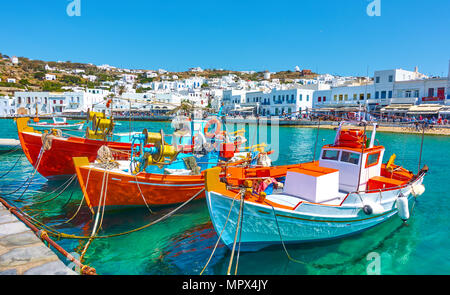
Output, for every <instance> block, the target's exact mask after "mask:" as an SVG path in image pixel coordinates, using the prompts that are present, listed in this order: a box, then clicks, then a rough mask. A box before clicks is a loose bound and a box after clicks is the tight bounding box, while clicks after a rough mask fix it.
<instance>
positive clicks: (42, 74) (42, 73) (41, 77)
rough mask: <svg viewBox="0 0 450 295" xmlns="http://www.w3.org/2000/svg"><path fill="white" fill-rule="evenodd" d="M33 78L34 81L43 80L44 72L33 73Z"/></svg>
mask: <svg viewBox="0 0 450 295" xmlns="http://www.w3.org/2000/svg"><path fill="white" fill-rule="evenodd" d="M33 76H34V78H35V79H38V80H44V78H45V73H44V72H37V73H34V75H33Z"/></svg>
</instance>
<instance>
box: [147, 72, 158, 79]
mask: <svg viewBox="0 0 450 295" xmlns="http://www.w3.org/2000/svg"><path fill="white" fill-rule="evenodd" d="M145 77H146V78H155V77H158V74H157V73H155V72H151V71H150V72H146V73H145Z"/></svg>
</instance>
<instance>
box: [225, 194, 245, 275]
mask: <svg viewBox="0 0 450 295" xmlns="http://www.w3.org/2000/svg"><path fill="white" fill-rule="evenodd" d="M240 193H241V205H240V206H239V215H238V220H237V222H236V231H235V233H234V241H233V248H232V249H231V257H230V262H229V263H228V270H227V275H230V271H231V266H232V265H233V258H234V250H235V248H236V241H237V237H238V231H239V228H240V222H241V215H242V206H243V204H244V192H243V191H241V192H240Z"/></svg>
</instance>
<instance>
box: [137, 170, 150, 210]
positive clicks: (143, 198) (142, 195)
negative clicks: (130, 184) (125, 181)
mask: <svg viewBox="0 0 450 295" xmlns="http://www.w3.org/2000/svg"><path fill="white" fill-rule="evenodd" d="M134 179H135V180H136V185H137V187H138V189H139V193H140V194H141V197H142V200H143V201H144V203H145V206H147V209H148V211H149V212H150V214H153V211H152V209H150V206H149V205H148V204H147V201H146V200H145V196H144V194H143V193H142V190H141V186H140V185H139V181H138V179H137V175H136V174H135V175H134Z"/></svg>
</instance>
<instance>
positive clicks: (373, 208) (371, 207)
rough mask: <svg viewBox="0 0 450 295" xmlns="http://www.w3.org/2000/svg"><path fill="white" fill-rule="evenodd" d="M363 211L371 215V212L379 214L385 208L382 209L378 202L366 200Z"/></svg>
mask: <svg viewBox="0 0 450 295" xmlns="http://www.w3.org/2000/svg"><path fill="white" fill-rule="evenodd" d="M363 211H364V213H365V214H366V215H372V214H381V213H383V212H384V211H385V210H384V208H383V206H381V205H380V204H378V203H373V202H367V203H366V204H365V205H364V206H363Z"/></svg>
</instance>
